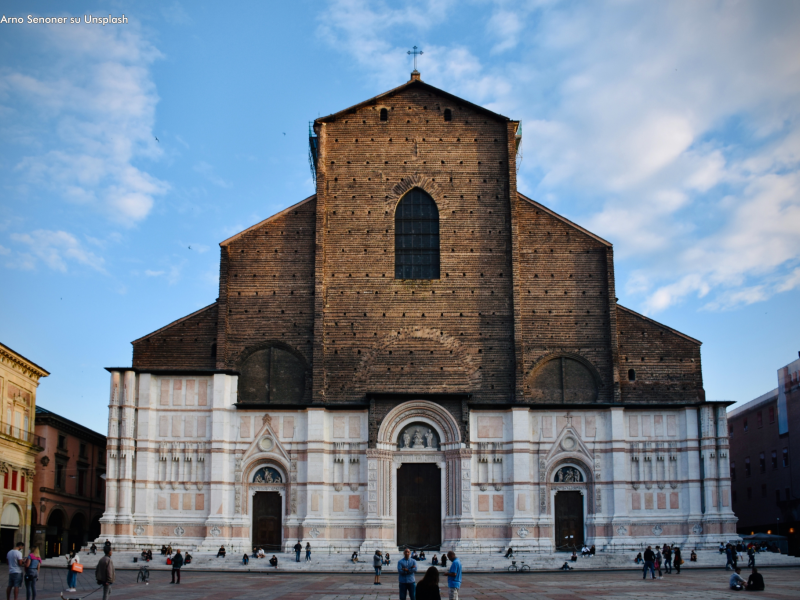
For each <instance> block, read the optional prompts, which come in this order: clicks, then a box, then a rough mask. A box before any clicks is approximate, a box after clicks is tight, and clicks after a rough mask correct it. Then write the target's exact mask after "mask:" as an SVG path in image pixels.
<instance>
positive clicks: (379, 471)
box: [361, 448, 395, 556]
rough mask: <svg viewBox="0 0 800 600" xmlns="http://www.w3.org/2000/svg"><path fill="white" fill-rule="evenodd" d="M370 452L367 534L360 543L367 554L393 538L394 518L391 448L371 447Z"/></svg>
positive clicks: (368, 461) (367, 453)
mask: <svg viewBox="0 0 800 600" xmlns="http://www.w3.org/2000/svg"><path fill="white" fill-rule="evenodd" d="M366 455H367V519H366V521H365V527H366V535H365V539H364V543H363V544H362V545H361V552H362V553H364V556H367V554H371V553H374V552H375V550H376V549H383V548H384V547H385V546H386V542H387V541H391V540H392V539H393V538H394V526H395V522H394V519H393V518H392V515H391V509H392V507H391V500H392V495H393V488H392V452H390V451H388V450H377V449H375V448H369V449H368V450H367V451H366Z"/></svg>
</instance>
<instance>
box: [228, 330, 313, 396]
mask: <svg viewBox="0 0 800 600" xmlns="http://www.w3.org/2000/svg"><path fill="white" fill-rule="evenodd" d="M238 369H239V373H240V374H239V384H238V401H239V402H241V403H245V404H300V403H302V402H303V400H304V398H305V396H306V387H307V382H308V380H309V377H308V375H309V369H308V365H307V364H306V361H305V360H304V359H303V357H302V355H301V354H299V353H298V352H297V351H295V350H294V349H293V348H291V347H289V346H287V345H285V344H282V343H277V342H270V343H267V344H262V345H259V346H256V347H252V348H248V349H247V350H245V351H244V352H243V353H242V356H241V357H240V359H239V361H238Z"/></svg>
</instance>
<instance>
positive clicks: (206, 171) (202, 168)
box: [193, 161, 233, 188]
mask: <svg viewBox="0 0 800 600" xmlns="http://www.w3.org/2000/svg"><path fill="white" fill-rule="evenodd" d="M193 168H194V170H195V172H196V173H199V174H200V175H202V176H203V177H205V178H206V179H207V180H208V181H210V182H211V183H213V184H214V185H218V186H219V187H221V188H229V187H233V184H231V183H229V182H227V181H225V180H224V179H222V177H219V176H218V175H216V174H215V173H214V167H212V166H211V165H210V164H208V163H207V162H205V161H200V162H199V163H197V164H196V165H195V166H194V167H193Z"/></svg>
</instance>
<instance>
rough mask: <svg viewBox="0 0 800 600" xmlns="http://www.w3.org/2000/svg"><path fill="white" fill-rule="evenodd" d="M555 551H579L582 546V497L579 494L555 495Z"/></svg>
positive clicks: (561, 493)
mask: <svg viewBox="0 0 800 600" xmlns="http://www.w3.org/2000/svg"><path fill="white" fill-rule="evenodd" d="M555 512H556V550H559V551H562V552H566V551H571V550H580V549H581V546H583V496H582V495H581V493H580V492H558V493H557V494H556V511H555Z"/></svg>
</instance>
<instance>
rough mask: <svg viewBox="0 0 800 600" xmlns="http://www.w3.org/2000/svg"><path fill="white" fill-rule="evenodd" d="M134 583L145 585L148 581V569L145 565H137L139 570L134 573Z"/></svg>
mask: <svg viewBox="0 0 800 600" xmlns="http://www.w3.org/2000/svg"><path fill="white" fill-rule="evenodd" d="M136 583H144V584H145V585H148V584H149V583H150V569H148V568H147V565H142V566H141V567H139V572H138V573H137V574H136Z"/></svg>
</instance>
